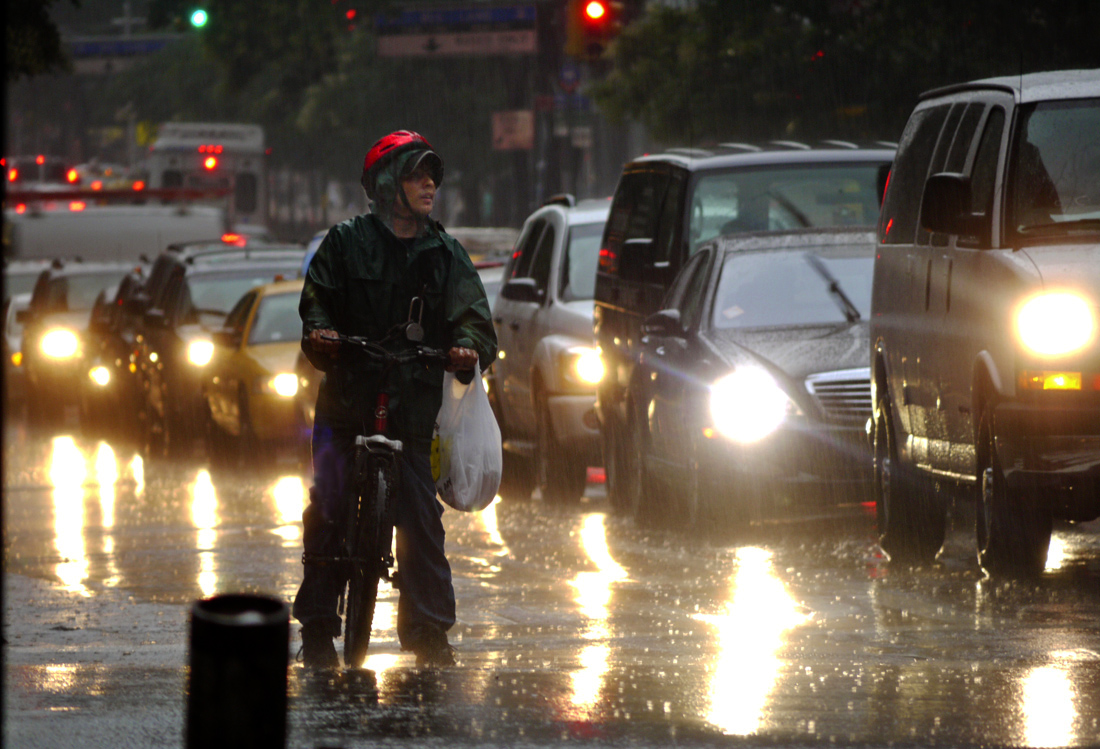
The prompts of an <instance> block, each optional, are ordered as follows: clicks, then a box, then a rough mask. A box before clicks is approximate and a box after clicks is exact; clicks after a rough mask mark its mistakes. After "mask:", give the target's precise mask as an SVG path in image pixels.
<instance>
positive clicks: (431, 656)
mask: <svg viewBox="0 0 1100 749" xmlns="http://www.w3.org/2000/svg"><path fill="white" fill-rule="evenodd" d="M413 652H414V653H416V665H417V666H418V667H420V668H436V667H442V666H453V665H455V649H454V647H452V646H451V644H450V643H449V642H447V633H446V632H441V631H439V630H429V631H428V633H426V635H425V636H424V637H423V639H421V641H420V642H419V643H418V644H417V646H416V647H414V648H413Z"/></svg>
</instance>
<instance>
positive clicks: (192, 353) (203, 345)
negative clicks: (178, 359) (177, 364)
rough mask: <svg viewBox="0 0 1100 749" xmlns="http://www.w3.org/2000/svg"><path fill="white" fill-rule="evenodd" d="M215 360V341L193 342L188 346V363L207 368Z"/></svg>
mask: <svg viewBox="0 0 1100 749" xmlns="http://www.w3.org/2000/svg"><path fill="white" fill-rule="evenodd" d="M213 358H214V342H213V341H205V340H203V341H191V343H190V344H188V346H187V361H189V362H191V363H192V364H194V365H195V366H196V367H205V366H206V365H207V364H209V363H210V360H211V359H213Z"/></svg>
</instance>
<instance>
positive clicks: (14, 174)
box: [8, 168, 19, 182]
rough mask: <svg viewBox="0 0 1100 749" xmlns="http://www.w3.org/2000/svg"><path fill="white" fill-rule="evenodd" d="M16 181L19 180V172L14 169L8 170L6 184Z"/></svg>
mask: <svg viewBox="0 0 1100 749" xmlns="http://www.w3.org/2000/svg"><path fill="white" fill-rule="evenodd" d="M17 179H19V170H18V169H14V168H13V169H9V170H8V182H15V180H17Z"/></svg>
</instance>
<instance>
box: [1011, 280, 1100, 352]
mask: <svg viewBox="0 0 1100 749" xmlns="http://www.w3.org/2000/svg"><path fill="white" fill-rule="evenodd" d="M1016 335H1017V336H1018V337H1019V339H1020V343H1022V344H1023V345H1024V346H1026V347H1027V348H1028V349H1030V350H1031V351H1032V352H1033V353H1035V354H1038V355H1039V356H1063V355H1065V354H1072V353H1074V352H1076V351H1080V350H1081V349H1083V348H1085V347H1086V346H1088V345H1089V344H1090V343H1092V340H1093V338H1094V336H1095V335H1096V319H1095V317H1094V315H1093V311H1092V308H1091V306H1090V305H1089V302H1088V301H1087V300H1085V299H1084V298H1083V297H1081V296H1078V295H1077V294H1072V293H1068V292H1049V293H1046V294H1040V295H1038V296H1035V297H1032V298H1031V299H1029V300H1028V301H1026V302H1025V303H1024V304H1023V306H1021V307H1020V309H1019V311H1018V312H1017V313H1016Z"/></svg>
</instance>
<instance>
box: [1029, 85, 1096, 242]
mask: <svg viewBox="0 0 1100 749" xmlns="http://www.w3.org/2000/svg"><path fill="white" fill-rule="evenodd" d="M1020 122H1021V127H1020V137H1019V138H1018V140H1017V142H1016V145H1015V148H1014V153H1013V160H1014V164H1013V165H1014V169H1013V180H1012V188H1011V191H1012V192H1011V194H1012V208H1013V216H1014V217H1015V221H1014V223H1015V225H1016V228H1017V230H1018V231H1020V232H1027V233H1038V234H1049V233H1051V232H1058V231H1074V230H1077V229H1082V230H1086V231H1092V232H1095V231H1096V230H1097V228H1098V227H1100V99H1084V100H1079V101H1060V102H1046V103H1042V104H1037V105H1035V106H1034V107H1033V108H1032V109H1031V110H1030V111H1027V112H1024V113H1023V115H1022V116H1021V119H1020Z"/></svg>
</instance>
